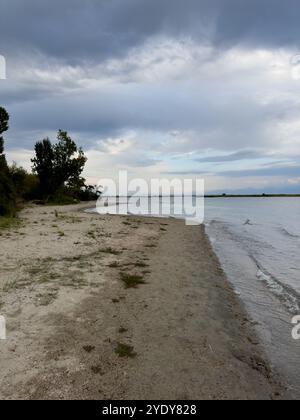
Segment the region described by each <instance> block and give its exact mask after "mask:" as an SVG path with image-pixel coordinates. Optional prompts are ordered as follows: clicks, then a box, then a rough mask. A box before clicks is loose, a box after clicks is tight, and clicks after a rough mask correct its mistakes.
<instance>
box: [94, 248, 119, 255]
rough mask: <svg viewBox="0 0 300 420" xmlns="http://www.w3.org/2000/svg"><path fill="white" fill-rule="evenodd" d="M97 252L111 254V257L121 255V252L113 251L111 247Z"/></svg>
mask: <svg viewBox="0 0 300 420" xmlns="http://www.w3.org/2000/svg"><path fill="white" fill-rule="evenodd" d="M99 252H101V253H102V254H111V255H120V254H122V251H116V250H115V249H112V248H111V247H107V248H101V249H99Z"/></svg>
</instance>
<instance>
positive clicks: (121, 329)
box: [119, 327, 128, 334]
mask: <svg viewBox="0 0 300 420" xmlns="http://www.w3.org/2000/svg"><path fill="white" fill-rule="evenodd" d="M127 331H128V329H127V328H124V327H120V328H119V333H120V334H125V333H126V332H127Z"/></svg>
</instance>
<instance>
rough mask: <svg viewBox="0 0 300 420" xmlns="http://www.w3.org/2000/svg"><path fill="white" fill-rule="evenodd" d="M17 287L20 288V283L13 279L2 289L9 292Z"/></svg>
mask: <svg viewBox="0 0 300 420" xmlns="http://www.w3.org/2000/svg"><path fill="white" fill-rule="evenodd" d="M17 288H18V283H17V281H16V280H13V281H9V282H7V283H5V285H4V286H3V289H2V290H3V292H9V291H10V290H15V289H17Z"/></svg>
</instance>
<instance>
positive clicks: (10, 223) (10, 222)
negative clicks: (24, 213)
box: [0, 216, 20, 235]
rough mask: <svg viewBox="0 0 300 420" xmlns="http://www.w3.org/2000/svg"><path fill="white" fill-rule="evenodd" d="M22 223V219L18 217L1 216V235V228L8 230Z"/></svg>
mask: <svg viewBox="0 0 300 420" xmlns="http://www.w3.org/2000/svg"><path fill="white" fill-rule="evenodd" d="M19 225H20V219H18V218H16V217H2V216H1V217H0V235H1V230H8V229H11V228H15V227H17V226H19Z"/></svg>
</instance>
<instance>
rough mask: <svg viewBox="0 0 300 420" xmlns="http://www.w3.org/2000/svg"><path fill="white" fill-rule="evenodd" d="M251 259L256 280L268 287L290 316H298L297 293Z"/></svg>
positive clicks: (298, 299) (298, 297) (298, 301)
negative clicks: (255, 270)
mask: <svg viewBox="0 0 300 420" xmlns="http://www.w3.org/2000/svg"><path fill="white" fill-rule="evenodd" d="M251 259H252V260H253V261H254V263H255V265H256V266H257V270H258V271H257V275H256V276H257V278H258V279H259V280H261V281H263V282H264V283H265V284H266V285H267V286H268V288H269V289H270V290H271V292H272V293H273V294H274V295H276V296H277V297H278V298H279V299H280V300H281V301H282V303H283V304H284V305H285V307H286V308H287V309H288V311H289V312H290V313H291V314H293V315H295V314H299V311H300V296H299V295H298V293H297V292H296V291H295V290H294V289H292V288H291V287H290V286H287V285H286V284H283V283H282V282H281V281H280V280H278V279H277V278H275V277H274V276H272V274H270V273H269V272H268V271H267V270H265V269H264V268H263V267H262V266H261V265H260V264H259V262H258V261H257V260H256V259H255V257H253V256H251Z"/></svg>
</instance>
